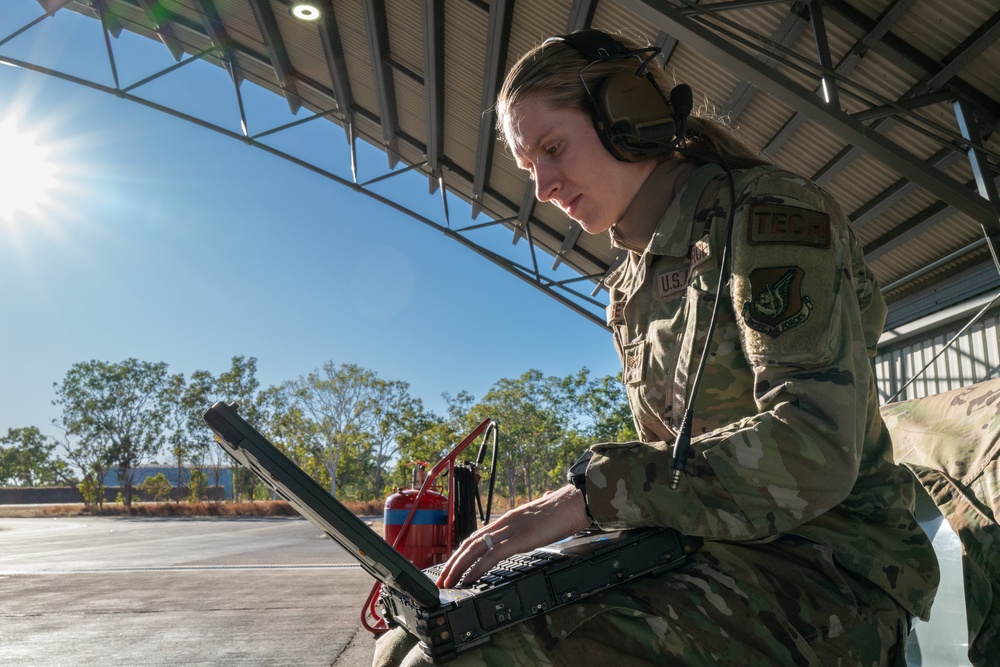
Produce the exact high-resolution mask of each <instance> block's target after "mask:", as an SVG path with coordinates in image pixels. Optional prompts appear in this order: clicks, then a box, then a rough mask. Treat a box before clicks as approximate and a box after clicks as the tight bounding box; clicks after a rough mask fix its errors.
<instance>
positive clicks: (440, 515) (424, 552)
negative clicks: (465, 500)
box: [382, 461, 449, 569]
mask: <svg viewBox="0 0 1000 667" xmlns="http://www.w3.org/2000/svg"><path fill="white" fill-rule="evenodd" d="M411 465H412V466H413V478H412V480H411V487H412V488H409V489H400V488H398V487H397V488H395V489H393V494H392V495H391V496H389V497H388V498H386V500H385V512H384V514H383V517H382V518H383V520H382V526H383V528H382V537H384V538H385V541H386V542H388V543H389V544H393V545H395V546H396V549H397V550H398V551H399V552H400V553H401V554H403V555H404V556H406V557H407V558H408V559H410V561H412V562H413V564H414V565H416V566H417V567H419V568H420V569H424V568H427V567H430V566H432V565H437V564H438V563H443V562H444V561H445V560H447V559H448V556H449V549H448V544H449V540H448V530H449V526H448V497H447V496H445V495H444V494H443V493H441V490H440V487H437V486H433V487H430V488H429V489H425V490H424V493H423V495H420V496H419V498H418V491H417V489H419V488H420V486H421V484H423V481H424V471H425V470H426V469H427V464H426V463H424V462H422V461H418V462H415V463H412V464H411ZM414 504H416V506H417V509H416V512H414V514H413V519H412V520H411V521H410V526H409V528H408V529H407V531H406V534H405V535H403V537H402V539H401V540H398V541H397V538H398V537H399V533H400V530H401V529H402V528H403V524H404V523H405V522H406V518H407V517H408V516H409V515H410V510H412V509H413V506H414Z"/></svg>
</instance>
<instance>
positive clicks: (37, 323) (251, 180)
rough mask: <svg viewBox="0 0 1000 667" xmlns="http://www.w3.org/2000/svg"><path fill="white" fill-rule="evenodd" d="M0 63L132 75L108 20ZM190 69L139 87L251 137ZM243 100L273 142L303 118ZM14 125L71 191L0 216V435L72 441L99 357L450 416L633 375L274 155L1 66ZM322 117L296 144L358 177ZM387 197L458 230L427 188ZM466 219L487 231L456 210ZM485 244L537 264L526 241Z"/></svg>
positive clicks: (11, 10)
mask: <svg viewBox="0 0 1000 667" xmlns="http://www.w3.org/2000/svg"><path fill="white" fill-rule="evenodd" d="M40 14H41V10H40V9H39V5H38V3H37V2H36V1H35V0H5V1H4V9H3V12H0V40H2V39H3V38H4V37H6V36H7V35H9V34H11V33H12V32H13V31H14V30H16V29H18V28H20V27H21V26H23V25H25V24H26V23H28V22H29V21H30V20H32V19H34V18H36V17H38V16H39V15H40ZM113 46H114V48H115V53H116V56H118V58H117V60H118V67H119V74H120V78H121V81H122V85H127V84H128V83H130V82H135V81H138V80H141V79H142V78H144V77H145V76H147V75H148V74H150V73H152V72H156V71H159V70H160V69H162V68H163V67H166V66H169V65H170V64H171V63H173V61H172V59H170V57H169V54H168V52H167V50H166V48H164V47H163V46H161V45H159V44H158V43H154V42H151V41H149V40H145V39H142V38H139V37H136V36H133V35H129V34H127V33H123V34H122V36H121V38H120V39H118V40H114V44H113ZM0 54H2V55H5V56H8V57H14V58H19V59H23V60H27V61H31V62H36V63H40V64H43V65H46V66H49V67H52V68H55V69H59V70H61V71H65V72H68V73H71V74H75V75H78V76H82V77H86V78H88V79H92V80H95V79H96V80H98V81H100V82H103V83H106V84H108V85H110V84H111V82H112V78H111V74H110V68H109V67H108V59H107V56H106V53H105V50H104V44H103V36H102V34H101V31H100V24H99V23H98V22H97V21H94V20H91V19H86V18H84V17H79V16H76V15H72V14H69V13H68V12H60V13H59V14H57V16H56V17H55V18H54V19H47V20H46V21H45V22H44V23H43V24H41V25H40V26H38V27H36V28H33V29H32V30H31V31H28V32H26V33H25V34H23V35H21V36H19V37H17V38H15V39H13V40H11V41H9V42H8V43H7V44H4V45H0ZM176 74H178V76H177V77H173V76H172V75H171V77H164V79H162V80H158V81H157V82H156V83H155V84H153V85H150V86H148V87H143V88H141V89H139V90H137V91H136V92H137V93H141V94H142V95H143V96H146V97H150V98H153V99H157V100H159V101H168V100H170V101H172V102H173V103H175V104H176V105H177V106H179V107H180V108H182V109H184V110H187V111H190V112H192V113H196V114H198V115H200V116H203V117H209V118H211V119H212V120H213V122H218V123H220V124H224V125H225V126H226V127H228V128H230V129H233V130H238V113H237V111H236V103H235V95H234V94H233V91H232V86H231V84H230V83H229V79H228V77H227V75H226V74H225V73H224V71H223V70H222V69H221V68H218V67H215V66H214V65H210V64H208V63H201V62H198V63H193V64H191V65H190V66H187V67H185V68H182V69H180V70H177V72H176ZM181 74H182V75H183V76H181ZM168 79H169V80H168ZM243 92H244V96H245V101H246V104H247V108H248V115H249V119H250V125H251V132H257V131H261V130H262V129H265V128H267V127H272V126H277V125H281V124H284V123H286V122H289V121H291V120H294V119H295V118H296V117H293V116H291V115H290V113H289V111H288V106H287V104H286V103H285V101H284V100H283V99H282V98H280V97H278V96H276V95H273V94H270V93H265V92H263V91H260V90H259V89H255V88H254V87H253V86H251V85H249V84H244V86H243ZM306 114H308V111H305V110H303V111H300V113H299V116H298V117H303V116H304V115H306ZM4 122H6V123H7V127H8V128H9V127H11V126H12V124H13V125H16V127H17V129H18V132H19V135H20V136H21V137H22V138H23V137H28V138H29V139H31V140H32V141H34V143H35V144H36V145H37V146H40V147H42V148H43V149H44V151H46V152H47V156H46V159H47V160H48V161H49V162H50V163H51V164H52V165H54V166H55V167H56V169H57V174H56V180H57V184H56V185H55V186H54V187H53V188H52V189H51V191H50V192H49V195H50V200H49V201H48V202H47V203H43V204H40V205H38V206H37V207H36V208H35V209H33V210H28V211H23V210H19V211H17V212H15V213H14V215H13V217H12V216H10V215H8V216H7V219H6V220H5V219H2V218H0V317H2V319H0V322H2V325H0V433H6V432H7V429H8V428H11V427H19V426H28V425H35V426H39V427H40V428H42V429H43V431H45V432H47V433H50V434H52V435H57V431H55V430H54V429H52V428H51V427H50V426H49V425H48V424H49V422H50V421H51V419H52V418H53V417H55V416H57V415H58V411H57V408H56V407H54V406H53V405H52V404H51V402H52V399H53V398H54V392H53V388H52V386H53V383H57V382H59V381H61V380H62V378H63V376H64V375H65V373H66V371H67V370H68V369H69V368H70V366H72V364H74V363H76V362H80V361H86V360H90V359H98V360H103V361H120V360H123V359H126V358H129V357H135V358H138V359H141V360H145V361H165V362H167V363H168V364H169V365H170V370H171V371H172V372H174V373H184V374H185V376H189V375H190V374H191V372H193V371H195V370H199V369H205V370H209V371H212V372H213V373H219V372H222V371H223V370H225V369H226V368H228V366H229V361H230V359H231V358H232V356H234V355H246V356H254V357H256V358H257V359H258V378H259V379H260V381H261V383H262V384H263V385H264V386H268V385H272V384H280V383H281V382H284V381H286V380H290V379H295V378H297V377H299V376H300V375H305V374H307V373H309V372H310V371H312V370H314V369H316V368H318V367H320V366H322V365H323V363H325V362H326V361H333V362H334V363H336V364H343V363H348V362H350V363H356V364H360V365H361V366H364V367H366V368H370V369H372V370H374V371H376V372H378V373H379V374H380V375H381V376H382V377H384V378H387V379H396V380H404V381H406V382H408V383H409V384H410V386H411V391H412V392H413V394H414V395H415V396H418V397H420V398H421V399H423V400H424V402H425V404H426V405H427V406H428V407H430V408H431V409H433V410H434V411H436V412H438V413H439V414H440V413H442V412H443V408H444V403H443V401H442V399H441V394H442V393H443V392H447V393H450V394H455V393H457V392H459V391H461V390H466V391H469V392H471V393H472V394H474V395H475V396H477V397H481V396H482V395H483V394H484V393H485V392H486V391H487V390H488V389H489V387H490V386H492V384H493V383H494V382H496V381H497V380H498V379H500V378H501V377H516V376H519V375H520V374H522V373H523V372H525V371H526V370H528V369H531V368H537V369H539V370H541V371H542V372H544V373H546V374H549V375H560V376H561V375H566V374H569V373H573V372H576V371H577V370H579V369H580V368H581V367H583V366H587V367H588V368H590V369H591V370H592V372H594V373H595V374H597V375H605V374H612V373H616V372H617V370H618V362H617V359H616V357H615V354H614V351H613V348H612V344H611V340H610V335H609V334H608V333H607V332H605V331H604V330H602V328H601V327H598V326H597V325H595V324H594V323H592V322H591V321H589V320H587V319H585V318H584V317H582V316H581V315H579V314H577V313H575V312H573V311H572V310H570V309H569V308H567V307H565V306H563V305H561V304H559V303H558V302H556V301H555V300H553V299H551V298H550V297H548V296H546V295H544V294H543V293H541V292H539V291H538V290H536V289H534V288H533V287H531V286H530V285H528V284H526V283H524V282H522V281H521V280H519V279H517V278H516V277H514V276H512V275H510V274H509V273H507V272H506V271H504V270H502V269H500V268H499V267H496V266H495V265H493V264H492V263H490V262H488V261H487V260H485V259H483V258H482V257H480V256H478V255H477V254H475V253H473V252H472V251H470V250H468V249H466V248H464V247H463V246H461V245H459V244H458V243H456V242H455V241H452V240H450V239H448V238H447V237H445V236H444V235H443V234H440V233H439V232H437V231H435V230H433V229H431V228H430V227H427V226H425V225H423V224H421V223H419V222H416V221H414V220H413V219H411V218H409V217H408V216H406V215H404V214H402V213H399V212H396V211H394V210H392V209H391V208H389V207H387V206H385V205H382V204H380V203H378V202H376V201H374V200H372V199H370V198H368V197H364V196H362V195H359V194H356V193H354V192H352V191H350V190H349V189H347V188H345V187H342V186H339V185H336V184H334V183H333V182H331V181H330V180H328V179H325V178H323V177H321V176H318V175H315V174H312V173H310V172H309V171H307V170H305V169H302V168H301V167H297V166H295V165H293V164H291V163H289V162H287V161H285V160H281V159H279V158H276V157H274V156H271V155H269V154H267V153H265V152H264V151H262V150H259V149H256V148H253V147H250V146H247V145H245V144H243V143H240V142H238V141H234V140H232V139H229V138H226V137H224V136H222V135H220V134H218V133H216V132H212V131H210V130H207V129H204V128H200V127H197V126H195V125H193V124H190V123H187V122H185V121H183V120H180V119H177V118H174V117H171V116H168V115H166V114H163V113H160V112H157V111H154V110H151V109H148V108H145V107H143V106H141V105H138V104H135V103H133V102H129V101H127V100H122V99H118V98H116V97H114V96H112V95H107V94H105V93H102V92H98V91H93V90H90V89H88V88H85V87H82V86H78V85H76V84H72V83H68V82H64V81H60V80H58V79H55V78H52V77H50V76H46V75H43V74H38V73H34V72H28V71H24V70H19V69H16V68H12V67H7V66H2V65H0V123H4ZM314 125H315V123H313V124H309V130H310V132H311V133H307V132H306V131H305V130H302V131H295V132H290V133H288V134H286V135H281V137H280V138H277V139H275V141H274V143H275V144H277V145H280V146H281V147H282V148H287V150H289V151H290V152H293V153H295V154H296V155H302V156H304V157H308V158H309V159H312V160H315V161H317V162H318V163H320V164H321V165H323V166H325V167H326V168H328V169H329V170H330V171H333V172H335V173H337V174H338V175H341V176H343V177H346V178H350V168H349V165H350V163H349V160H348V158H347V155H348V152H347V151H348V146H347V141H346V136H345V133H344V131H343V130H342V129H341V128H340V127H339V126H336V125H334V124H332V123H325V124H324V126H322V127H320V128H318V129H317V128H314V127H312V126H314ZM317 136H318V137H319V139H317ZM310 151H312V153H313V154H310ZM0 159H2V156H0ZM359 164H360V167H361V170H362V173H361V174H359V180H361V181H365V180H367V179H370V178H373V177H375V176H378V175H379V174H381V173H383V172H385V171H387V170H388V161H387V159H386V157H385V155H384V154H383V153H381V152H378V151H375V150H374V149H369V148H367V147H365V146H364V145H361V150H360V153H359ZM378 189H379V190H380V192H381V193H383V194H386V195H389V196H391V197H392V198H393V199H397V200H400V201H405V202H406V203H407V204H408V205H410V206H412V207H414V208H417V209H419V210H421V211H422V212H424V213H426V214H427V215H429V216H430V217H432V218H433V219H435V220H439V221H443V214H442V212H441V203H440V196H439V195H434V196H431V195H429V194H428V187H427V180H426V178H425V177H423V176H419V175H417V174H410V176H408V177H407V176H403V177H394V178H392V179H389V180H387V181H384V182H383V183H382V184H379V186H378ZM0 192H2V190H0ZM7 208H8V209H9V202H8V206H7ZM4 210H5V209H4V208H2V207H0V212H2V211H4ZM450 213H451V218H452V221H453V224H455V225H457V226H462V225H465V224H469V223H470V222H471V217H470V213H469V209H468V207H467V206H464V205H462V204H460V202H458V200H457V199H455V198H452V199H451V200H450ZM478 221H485V217H484V216H480V218H479V220H478ZM484 233H486V234H490V233H495V234H499V235H501V236H498V237H497V239H496V240H497V247H499V248H505V247H506V248H510V249H511V250H510V252H517V251H524V250H526V247H527V246H526V243H525V242H524V241H522V242H521V244H520V245H519V246H518V247H516V248H515V247H513V246H511V242H510V238H511V237H510V232H509V231H506V230H501V229H497V230H496V231H494V232H489V231H487V232H484ZM543 261H550V260H545V259H544V258H543Z"/></svg>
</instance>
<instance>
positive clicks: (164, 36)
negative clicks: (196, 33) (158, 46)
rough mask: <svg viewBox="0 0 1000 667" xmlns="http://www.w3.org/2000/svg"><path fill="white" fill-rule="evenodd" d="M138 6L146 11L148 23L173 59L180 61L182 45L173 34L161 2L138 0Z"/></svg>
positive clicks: (168, 16) (167, 14)
mask: <svg viewBox="0 0 1000 667" xmlns="http://www.w3.org/2000/svg"><path fill="white" fill-rule="evenodd" d="M139 6H140V7H142V11H144V12H145V13H146V18H148V19H149V23H150V25H152V26H153V30H155V31H156V36H157V37H158V38H159V39H160V42H162V43H163V46H165V47H167V50H168V51H170V55H171V56H172V57H173V59H174V60H175V61H177V62H180V59H181V56H183V55H184V45H183V44H181V43H180V40H178V39H177V35H176V34H174V29H173V27H171V25H170V14H169V12H167V10H166V9H164V8H163V3H162V2H154V0H139Z"/></svg>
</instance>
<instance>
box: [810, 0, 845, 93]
mask: <svg viewBox="0 0 1000 667" xmlns="http://www.w3.org/2000/svg"><path fill="white" fill-rule="evenodd" d="M809 21H810V23H812V29H813V40H814V41H815V42H816V57H817V58H818V59H819V66H820V86H821V87H822V89H823V99H824V101H825V102H826V103H827V104H829V105H830V106H831V107H833V108H834V109H840V93H838V92H837V80H836V78H835V77H834V76H833V58H832V57H831V56H830V42H829V40H828V39H827V36H826V23H825V22H824V20H823V3H822V0H810V2H809Z"/></svg>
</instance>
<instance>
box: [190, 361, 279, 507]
mask: <svg viewBox="0 0 1000 667" xmlns="http://www.w3.org/2000/svg"><path fill="white" fill-rule="evenodd" d="M259 388H260V382H259V381H258V380H257V358H256V357H244V356H243V355H236V356H234V357H233V358H232V361H231V363H230V366H229V370H227V371H225V372H223V373H221V374H220V375H219V376H218V378H216V379H215V382H214V386H213V387H212V392H213V394H214V400H216V401H225V402H226V403H236V404H237V406H238V407H239V413H240V416H241V417H243V418H244V419H246V420H247V421H248V422H249V423H251V424H253V425H254V426H255V427H256V428H257V429H259V430H261V431H264V432H266V431H267V430H268V428H267V423H266V421H265V419H264V417H265V416H266V415H265V413H263V412H262V411H261V408H260V392H259ZM204 407H205V408H207V407H208V406H207V405H206V406H204ZM202 412H204V409H202ZM204 432H205V433H206V434H207V433H208V430H207V427H206V430H205V431H204ZM215 447H218V445H215ZM230 465H231V470H232V480H233V494H234V495H235V496H236V497H237V498H243V497H249V498H253V493H254V487H255V486H256V485H257V478H256V477H254V476H253V473H251V472H250V471H249V470H245V469H243V468H241V467H240V466H239V465H237V464H236V462H235V461H230Z"/></svg>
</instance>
